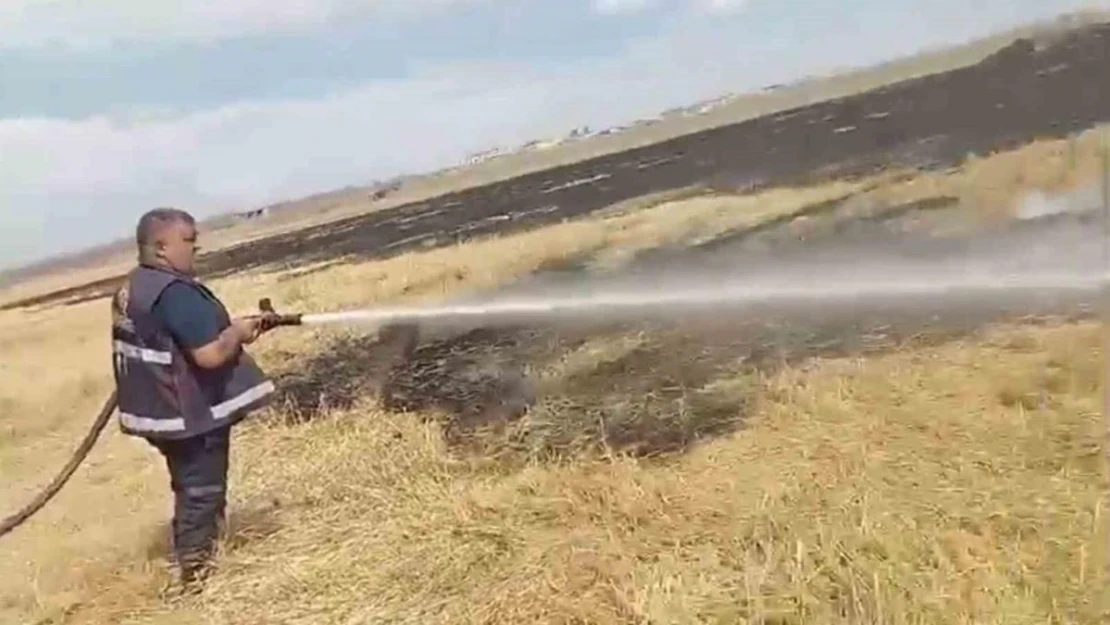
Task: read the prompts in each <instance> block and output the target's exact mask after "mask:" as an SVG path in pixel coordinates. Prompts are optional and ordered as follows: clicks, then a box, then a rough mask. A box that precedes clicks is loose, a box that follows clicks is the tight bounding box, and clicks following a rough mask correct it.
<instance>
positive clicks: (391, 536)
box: [0, 144, 1110, 624]
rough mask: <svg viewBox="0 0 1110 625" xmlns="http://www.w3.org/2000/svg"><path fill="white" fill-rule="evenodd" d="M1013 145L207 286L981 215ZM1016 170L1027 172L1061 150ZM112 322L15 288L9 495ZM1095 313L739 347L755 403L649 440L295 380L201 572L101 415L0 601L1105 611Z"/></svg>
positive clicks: (477, 273)
mask: <svg viewBox="0 0 1110 625" xmlns="http://www.w3.org/2000/svg"><path fill="white" fill-rule="evenodd" d="M1050 147H1051V146H1049V147H1046V146H1045V144H1042V145H1040V146H1033V148H1030V150H1041V149H1050ZM1026 154H1027V157H1024V158H1019V157H1017V156H1014V155H999V156H996V157H994V159H995V160H990V159H985V160H983V161H980V162H976V163H974V164H972V165H971V167H970V168H969V170H968V171H965V172H963V173H960V172H955V173H950V174H947V175H944V176H939V175H938V176H932V177H926V178H918V179H916V180H914V181H905V180H902V179H900V178H898V177H896V176H888V177H880V178H877V179H872V180H864V181H856V182H842V183H837V184H834V185H830V186H827V187H823V188H817V189H777V190H771V191H769V192H766V193H763V194H759V195H754V196H742V197H725V196H700V197H694V198H685V199H683V198H670V199H665V201H662V202H661V203H658V204H655V205H652V206H648V207H643V206H639V207H634V206H626V207H624V208H625V210H614V211H612V212H611V214H608V215H606V216H604V217H600V218H594V219H589V220H583V221H579V222H570V223H565V224H561V225H558V226H553V227H549V228H545V229H543V230H538V231H534V232H528V233H523V234H519V235H514V236H507V237H491V238H488V239H484V240H481V241H476V242H472V243H470V244H468V245H463V246H458V247H453V248H446V249H440V250H433V251H428V252H423V253H419V254H409V255H405V256H401V257H398V258H394V259H390V260H386V261H382V262H374V263H363V264H359V265H351V266H342V267H335V268H331V269H328V270H326V271H323V272H320V273H313V274H306V275H301V276H292V275H283V276H279V275H274V274H267V273H263V272H258V273H254V274H250V275H242V276H237V277H233V278H230V279H227V280H223V281H220V282H217V283H216V284H215V285H214V286H215V288H216V289H217V290H218V291H219V292H220V293H221V294H222V295H224V296H226V298H227V300H228V301H229V303H230V304H231V305H232V306H233V307H235V308H239V309H245V308H250V307H253V303H254V302H255V301H256V300H257V298H258V297H260V296H262V295H273V296H274V297H275V300H276V301H277V302H279V303H281V305H283V306H286V307H289V308H306V309H310V310H331V309H336V308H342V307H347V306H351V305H366V304H371V303H376V302H385V301H397V300H405V299H409V300H412V299H416V300H423V299H434V298H437V297H440V296H442V295H443V294H445V293H448V292H450V293H455V292H459V291H460V290H468V289H486V288H492V287H495V286H497V285H499V284H503V283H505V282H507V281H511V280H513V279H515V278H519V277H523V276H526V275H528V274H529V273H532V272H534V271H536V270H537V269H542V268H544V267H547V266H550V265H552V264H557V263H559V262H562V261H565V260H566V259H568V258H587V259H589V260H590V261H591V262H592V263H594V265H595V266H597V267H598V268H599V269H600V270H603V269H605V268H608V267H612V266H614V265H619V264H621V263H622V262H624V260H625V259H626V258H627V257H628V255H629V252H628V250H637V249H650V248H654V247H657V246H659V245H663V244H685V243H688V242H690V241H695V240H698V239H701V238H704V237H709V236H712V235H713V234H717V233H720V232H723V231H726V230H729V229H734V228H743V227H750V226H753V225H756V224H758V223H763V222H765V221H767V220H770V219H783V218H785V219H789V218H790V217H791V216H793V215H794V214H796V213H797V212H798V211H800V210H804V209H805V208H806V207H808V206H811V205H813V204H814V203H819V202H821V201H824V200H827V199H830V198H836V197H841V196H843V195H846V194H848V193H850V192H853V191H861V190H865V191H866V193H868V194H870V196H871V197H874V198H876V199H880V200H882V199H884V198H885V199H887V200H889V199H898V200H903V199H907V198H910V199H915V198H918V197H926V196H930V195H932V194H938V193H939V194H948V193H950V192H952V189H956V190H961V189H962V190H963V193H965V194H966V195H964V194H958V195H959V196H960V197H963V198H964V199H965V200H967V206H966V208H967V210H969V211H973V210H981V211H983V214H991V209H990V206H991V205H990V203H989V202H987V200H985V199H983V198H985V197H986V196H985V195H975V194H974V193H972V192H971V191H969V190H974V189H983V188H989V187H990V185H988V184H987V183H986V182H985V181H986V180H994V181H996V182H995V183H991V184H997V185H998V186H999V187H1001V186H1003V184H1002V182H1004V181H1008V180H1012V179H1014V177H1015V174H1014V173H1013V172H1014V171H1025V168H1028V170H1029V171H1030V172H1032V171H1041V170H1040V169H1038V166H1036V164H1037V163H1040V165H1039V167H1041V168H1044V171H1048V168H1049V167H1052V166H1054V165H1052V164H1051V163H1050V164H1047V165H1046V164H1045V161H1044V159H1043V158H1041V156H1040V155H1039V153H1037V152H1033V151H1030V152H1027V153H1026ZM1006 159H1010V160H1006ZM1003 161H1005V162H1007V163H1009V165H1008V168H1007V167H1003V166H1002V165H997V169H991V168H992V167H996V166H995V165H990V164H991V163H1002V162H1003ZM1084 162H1086V161H1084ZM976 167H978V168H980V169H975V168H976ZM1082 167H1086V165H1082V166H1079V165H1077V168H1078V169H1082ZM1068 176H1075V178H1074V182H1073V184H1082V182H1083V180H1085V179H1084V178H1083V176H1082V175H1080V174H1076V173H1069V174H1068ZM1020 178H1021V180H1022V181H1024V182H1025V183H1026V184H1027V185H1033V186H1039V185H1047V184H1048V183H1047V182H1044V181H1045V180H1048V179H1049V178H1050V176H1048V174H1047V173H1046V174H1045V177H1044V178H1035V177H1033V176H1032V175H1031V174H1030V173H1023V174H1021V176H1020ZM976 180H979V182H978V183H976ZM1000 181H1001V182H1000ZM914 185H917V186H914ZM953 185H955V186H953ZM1007 197H1017V196H1013V195H1012V194H1011V195H1007ZM975 198H979V199H980V200H981V201H982V202H983V204H980V205H975V204H974V203H973V202H974V200H975ZM1009 201H1010V200H1005V201H1002V200H999V202H1000V204H998V206H1002V205H1006V202H1009ZM632 209H636V210H632ZM106 327H107V311H106V309H105V306H104V304H103V302H92V303H86V304H82V305H78V306H74V307H70V308H64V309H52V310H47V311H41V312H36V313H28V312H23V311H12V312H5V313H2V314H0V350H2V351H3V353H4V354H5V358H3V359H2V360H0V372H2V376H0V380H2V383H0V407H2V408H3V415H4V416H5V420H4V421H3V431H2V438H0V474H2V475H3V476H4V477H5V479H4V480H3V483H2V484H0V493H2V500H3V501H4V502H5V503H4V510H5V511H8V510H10V509H12V508H14V507H15V506H17V505H19V503H20V502H22V501H26V500H27V499H28V498H29V497H30V496H31V494H32V493H33V491H34V489H35V488H38V487H39V486H41V485H42V484H43V483H45V481H46V480H47V479H48V478H49V474H50V472H53V471H54V470H56V468H57V467H59V466H60V465H61V464H62V462H63V461H64V460H65V458H66V457H67V455H68V454H69V452H70V450H71V449H72V447H73V445H74V444H75V441H76V440H77V438H78V437H79V436H80V434H81V432H82V430H83V429H84V428H85V427H86V424H87V421H88V419H89V418H91V416H92V414H93V411H94V410H95V409H96V408H97V407H98V405H99V402H100V401H101V400H102V397H103V396H104V395H105V394H106V393H107V392H108V390H109V378H108V376H107V374H106V373H105V372H106V371H108V368H107V364H108V357H107V337H106V330H105V328H106ZM1103 338H1104V337H1102V335H1101V332H1100V329H1099V327H1097V326H1096V325H1094V324H1084V323H1063V322H1059V323H1051V324H1047V325H1042V326H1028V327H1026V326H1006V327H998V328H995V329H993V330H992V331H990V332H989V333H987V334H986V335H985V336H981V337H974V338H968V339H966V340H964V341H962V342H956V343H949V344H945V345H939V346H933V347H928V348H917V349H909V348H906V349H904V350H901V351H896V352H893V353H889V354H886V355H882V356H875V357H872V358H868V359H847V358H839V359H828V360H813V361H809V362H806V363H803V364H801V365H798V366H796V367H792V368H786V369H781V370H777V371H774V372H762V373H760V372H755V371H752V370H749V369H745V368H742V367H739V366H737V367H734V368H732V369H730V370H729V371H730V372H726V373H724V374H722V375H720V376H719V377H718V378H716V379H714V380H712V381H711V382H709V383H708V384H706V385H705V386H704V387H702V388H699V389H692V392H695V393H702V394H706V395H711V396H712V398H713V406H714V407H715V408H714V409H715V410H721V409H722V407H724V408H725V409H727V408H728V407H729V406H734V407H735V409H734V411H735V412H737V413H740V412H743V416H744V419H743V422H744V427H743V428H742V429H740V430H738V431H736V432H734V433H731V434H727V435H722V436H719V437H718V438H716V439H714V440H712V441H710V442H707V443H705V444H703V445H701V446H699V447H697V448H695V449H694V450H693V451H690V452H689V453H685V454H682V455H679V456H674V457H669V458H665V459H655V460H637V459H634V458H630V457H626V456H623V455H621V454H618V453H615V452H613V453H606V451H605V448H604V447H601V448H596V447H595V448H592V451H590V450H589V449H587V450H583V451H578V452H576V453H573V454H567V455H564V456H563V457H561V458H555V459H552V458H548V457H541V456H530V455H529V454H527V453H523V454H517V455H516V456H514V458H513V459H512V461H508V460H505V459H503V458H502V459H491V458H489V457H483V456H478V455H472V454H467V453H463V452H461V451H460V450H458V449H455V448H452V447H449V446H448V445H447V444H446V443H445V442H444V438H443V436H442V428H441V426H440V425H439V424H438V422H437V421H435V420H423V419H420V418H417V417H418V416H420V415H408V414H396V413H389V412H384V411H383V410H381V409H380V408H379V407H378V406H377V405H376V404H375V403H374V402H373V400H372V398H370V397H367V398H366V400H365V401H364V402H362V403H360V404H359V405H356V406H355V407H353V408H351V409H350V410H345V411H341V412H340V411H333V412H331V413H329V414H327V415H325V416H324V417H321V418H318V419H316V420H313V421H310V422H307V423H299V424H295V425H294V424H287V423H285V422H284V420H283V419H282V418H281V416H282V415H281V414H280V408H279V409H276V410H275V411H273V412H272V413H271V414H268V415H262V417H263V418H260V419H258V420H256V421H255V422H253V423H252V424H251V425H250V426H249V427H246V428H243V429H242V430H240V433H239V435H238V438H237V439H236V443H235V449H234V452H233V454H234V462H233V472H232V473H233V474H232V489H233V502H232V510H233V529H234V531H233V532H232V534H231V539H230V541H229V543H228V544H226V545H225V550H224V553H223V554H222V555H221V558H220V571H219V572H218V574H217V576H216V577H215V578H214V579H213V581H212V585H211V586H210V588H209V589H208V591H207V592H206V593H205V594H204V595H203V596H201V597H199V598H195V599H190V600H172V599H167V598H165V597H164V596H163V589H164V586H165V585H166V584H168V582H169V579H170V575H169V573H168V572H167V571H166V570H165V569H164V559H165V557H166V548H165V544H164V543H165V531H166V526H165V523H166V519H167V518H168V517H169V514H170V510H171V509H170V498H169V497H170V495H169V492H168V484H167V478H166V476H165V474H164V469H163V467H162V466H161V464H160V460H159V458H158V457H157V455H156V454H155V453H154V452H153V451H152V450H151V449H149V448H148V447H147V446H145V445H144V444H143V443H142V442H141V441H136V440H133V439H128V438H125V437H123V436H121V435H119V434H118V433H117V432H115V430H114V426H113V428H112V429H110V431H109V433H108V434H107V435H106V436H105V439H104V440H103V441H102V442H101V444H100V445H99V446H98V448H97V449H96V450H94V452H93V454H92V456H91V457H90V459H89V460H88V461H87V464H86V465H85V466H83V467H82V469H81V470H80V471H79V473H78V475H77V476H76V477H75V478H74V480H73V481H72V482H71V483H70V485H69V486H68V487H67V488H66V489H65V490H64V491H63V492H62V493H61V494H60V495H59V497H58V498H57V499H56V500H55V501H54V502H53V503H52V504H51V505H50V506H49V507H47V508H46V509H45V510H44V511H43V512H42V513H41V514H40V515H39V516H38V517H36V518H35V519H34V520H33V521H32V522H30V523H29V524H28V525H26V526H25V527H23V528H21V529H20V530H19V531H17V532H16V533H15V534H13V535H10V536H8V537H6V538H5V539H4V542H5V545H4V548H5V555H4V558H2V559H0V622H4V623H7V622H12V623H34V622H57V623H62V622H65V623H106V622H118V623H150V622H158V623H170V624H172V623H213V622H218V623H223V622H229V623H377V622H391V623H392V622H412V623H459V622H474V623H508V622H512V623H517V622H520V623H586V622H591V623H594V622H596V623H648V622H651V623H725V622H729V623H732V622H750V623H757V622H763V623H1034V622H1036V623H1042V622H1058V623H1090V622H1097V621H1098V620H1099V619H1105V618H1106V615H1107V614H1108V612H1107V610H1108V609H1110V604H1108V603H1107V599H1110V597H1107V596H1106V592H1107V591H1106V588H1108V585H1107V583H1106V582H1107V580H1106V573H1107V569H1106V564H1107V563H1106V561H1105V554H1106V553H1107V549H1108V548H1110V544H1108V543H1107V536H1106V534H1105V531H1104V528H1105V526H1106V523H1105V520H1104V516H1103V515H1104V514H1105V507H1106V503H1107V502H1106V501H1105V495H1106V488H1105V482H1104V479H1105V476H1104V474H1103V465H1102V462H1101V459H1100V458H1101V456H1100V450H1101V448H1102V437H1103V431H1102V428H1101V420H1100V417H1099V409H1100V406H1099V398H1100V387H1101V384H1102V381H1103V379H1104V375H1103V370H1102V363H1101V357H1100V352H1101V345H1103V343H1102V340H1103ZM330 340H331V334H329V333H325V332H323V331H312V332H309V331H307V330H306V331H290V332H287V333H280V334H274V335H272V336H271V337H267V340H266V341H264V344H263V345H260V346H259V348H258V350H257V353H258V354H259V357H260V359H261V360H262V361H263V363H264V364H265V365H266V366H267V367H268V368H270V369H271V370H273V371H282V370H290V369H294V368H296V367H298V366H300V364H299V360H286V356H285V355H286V354H290V353H295V354H306V355H307V354H309V353H311V352H312V351H315V350H320V349H326V345H327V343H328V341H330ZM655 340H657V339H656V337H654V336H651V335H646V336H645V335H636V334H632V335H617V336H602V337H597V338H596V339H594V340H592V341H590V342H587V343H586V344H584V345H581V346H579V347H577V348H576V349H574V350H570V351H566V352H563V353H558V354H555V355H554V356H553V357H551V358H549V359H547V360H544V361H541V362H536V363H534V366H535V369H536V371H537V373H538V374H539V378H540V381H541V384H542V385H544V386H546V387H550V388H555V387H559V386H560V385H567V384H571V385H573V384H577V383H578V381H579V380H582V379H583V378H584V376H585V377H586V378H587V379H588V378H589V376H594V377H595V378H596V377H597V376H599V375H603V374H601V373H598V372H600V371H603V370H604V366H605V363H607V362H614V361H616V360H619V359H620V358H621V357H622V356H623V355H625V354H628V353H630V352H632V351H634V350H636V349H638V348H643V347H644V346H645V345H647V344H650V343H652V342H653V341H655ZM316 341H319V343H316ZM63 354H64V357H63V356H62V355H63ZM63 362H64V364H65V367H68V368H60V365H61V364H62V363H63ZM676 365H681V363H676ZM572 390H573V389H572ZM626 400H627V402H628V404H627V405H628V406H629V407H630V408H628V410H629V411H630V414H632V415H633V417H634V418H639V419H643V420H647V421H650V420H651V419H654V418H662V417H668V418H669V417H670V416H674V415H678V416H680V417H682V418H690V419H697V418H700V415H699V414H698V413H697V408H696V405H694V404H691V405H694V406H695V407H694V408H693V409H691V408H689V407H688V406H687V407H683V406H668V407H666V408H665V410H667V411H671V412H672V413H674V415H657V414H651V413H649V412H648V411H649V410H661V409H660V408H659V406H660V404H649V403H642V402H641V403H636V400H637V398H635V397H629V398H626ZM599 408H600V407H599ZM637 411H640V412H639V413H637ZM591 414H592V413H590V412H589V410H583V409H582V407H581V406H575V405H573V404H566V405H564V404H560V403H558V402H547V403H541V405H540V406H539V407H538V408H537V410H535V411H534V412H533V413H531V414H530V415H528V417H527V419H526V423H525V424H524V425H525V426H526V427H528V428H530V429H531V430H532V431H538V432H543V431H551V430H559V432H558V435H559V436H567V435H573V434H574V430H575V429H576V428H585V427H586V424H587V422H588V420H589V419H590V418H591ZM603 440H604V439H603ZM49 619H53V620H49Z"/></svg>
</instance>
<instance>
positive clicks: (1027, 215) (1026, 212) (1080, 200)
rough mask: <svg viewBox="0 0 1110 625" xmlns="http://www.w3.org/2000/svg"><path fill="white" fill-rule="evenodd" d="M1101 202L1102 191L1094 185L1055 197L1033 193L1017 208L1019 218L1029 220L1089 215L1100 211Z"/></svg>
mask: <svg viewBox="0 0 1110 625" xmlns="http://www.w3.org/2000/svg"><path fill="white" fill-rule="evenodd" d="M1100 201H1101V198H1100V190H1099V188H1098V187H1097V186H1094V185H1089V186H1086V187H1081V188H1079V189H1073V190H1071V191H1068V192H1067V193H1060V194H1055V195H1048V194H1046V193H1044V192H1043V191H1033V192H1032V193H1030V194H1028V195H1026V196H1025V197H1024V198H1022V200H1021V203H1020V204H1019V205H1018V208H1017V218H1018V219H1023V220H1029V219H1039V218H1041V217H1048V216H1051V215H1060V214H1065V213H1070V214H1083V213H1089V212H1092V211H1094V210H1096V209H1098V206H1099V202H1100Z"/></svg>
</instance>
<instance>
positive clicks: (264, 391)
mask: <svg viewBox="0 0 1110 625" xmlns="http://www.w3.org/2000/svg"><path fill="white" fill-rule="evenodd" d="M274 390H275V387H274V383H273V382H271V381H266V382H263V383H262V384H259V385H258V386H253V387H251V388H249V389H247V390H245V391H243V392H242V393H239V394H238V395H236V396H235V397H232V398H231V399H228V400H227V401H223V402H220V403H218V404H216V405H215V406H212V418H213V419H217V420H219V419H226V418H228V417H230V416H231V415H232V414H234V412H235V411H236V410H239V409H240V408H244V407H246V406H248V405H250V404H252V403H254V402H256V401H258V400H260V399H262V398H263V397H265V396H267V395H269V394H270V393H273V392H274ZM119 420H120V423H121V424H123V426H124V427H126V428H128V429H130V430H133V431H136V432H182V431H184V430H185V419H184V418H182V417H177V418H174V419H152V418H151V417H142V416H139V415H133V414H129V413H126V412H120V413H119Z"/></svg>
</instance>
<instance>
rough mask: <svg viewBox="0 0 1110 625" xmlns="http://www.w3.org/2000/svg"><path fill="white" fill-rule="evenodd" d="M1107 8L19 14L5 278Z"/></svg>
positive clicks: (733, 4)
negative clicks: (323, 194)
mask: <svg viewBox="0 0 1110 625" xmlns="http://www.w3.org/2000/svg"><path fill="white" fill-rule="evenodd" d="M1091 6H1096V7H1103V8H1105V7H1107V2H1105V1H1104V2H1101V3H1091V2H1081V1H1079V0H977V2H967V1H966V0H963V1H957V0H904V1H898V0H885V1H878V0H746V1H744V0H221V1H220V2H201V1H199V0H194V1H192V2H188V3H186V2H184V1H183V0H177V1H173V2H171V1H169V0H97V1H96V2H89V1H87V0H53V1H52V2H45V1H44V0H3V2H0V268H3V267H6V266H11V265H14V264H18V263H22V262H27V261H31V260H36V259H39V258H42V257H44V256H47V255H50V254H55V253H58V252H64V251H71V250H73V249H78V248H81V247H84V246H87V245H91V244H95V243H99V242H102V241H105V240H109V239H113V238H116V237H119V236H126V235H127V233H128V232H129V231H130V229H131V228H132V225H133V222H134V220H135V218H136V217H137V216H138V215H139V214H140V213H141V212H142V211H144V210H146V209H147V208H149V207H151V206H155V205H167V204H171V205H177V206H182V207H185V208H188V209H190V210H192V211H193V212H194V213H195V214H197V215H199V216H207V215H211V214H213V213H216V212H221V211H226V210H233V209H243V208H247V207H250V206H256V205H260V204H264V203H268V202H272V201H277V200H281V199H290V198H292V197H295V196H298V195H303V194H308V193H314V192H319V191H324V190H328V189H331V188H335V187H340V186H345V185H348V184H365V183H368V182H370V181H372V180H374V179H375V178H382V177H388V176H392V175H395V174H398V173H404V172H411V171H420V170H427V169H431V168H435V167H439V166H442V165H444V164H448V163H454V162H457V161H458V160H459V159H460V158H462V157H463V156H464V155H465V154H467V153H469V152H472V151H475V150H479V149H484V148H486V147H490V146H491V145H495V144H513V143H518V142H521V141H525V140H528V139H531V138H538V137H542V136H548V135H554V134H560V133H562V132H563V131H565V130H567V129H569V128H571V127H573V126H577V125H581V124H590V125H592V126H595V127H602V126H605V125H609V124H614V123H619V122H623V121H628V120H631V119H635V118H637V117H641V116H645V115H651V114H654V113H656V112H658V111H660V110H662V109H665V108H668V107H671V106H675V105H679V104H687V103H691V102H693V101H696V100H699V99H703V98H706V97H711V96H714V95H719V94H721V93H723V92H727V91H733V92H739V91H747V90H753V89H758V88H760V87H762V86H764V85H766V84H768V83H775V82H788V81H790V80H793V79H796V78H799V77H801V76H803V75H805V74H809V73H817V72H822V71H828V70H830V69H832V68H835V67H843V66H848V65H861V64H870V63H874V62H878V61H881V60H885V59H887V58H890V57H892V56H897V55H902V54H909V53H912V52H914V51H916V50H919V49H921V48H923V47H932V46H938V45H944V44H947V43H952V42H959V41H962V40H966V39H968V38H970V37H974V36H978V35H981V34H985V33H988V32H990V31H993V30H997V29H1000V28H1006V27H1009V26H1012V25H1014V24H1017V23H1021V22H1026V21H1030V20H1034V19H1039V18H1043V17H1049V16H1052V15H1054V14H1057V13H1060V12H1064V11H1072V10H1076V9H1079V8H1082V7H1091ZM77 219H81V220H82V221H84V220H86V219H87V220H88V221H87V222H84V223H82V224H81V225H78V224H77V223H76V220H77Z"/></svg>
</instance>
